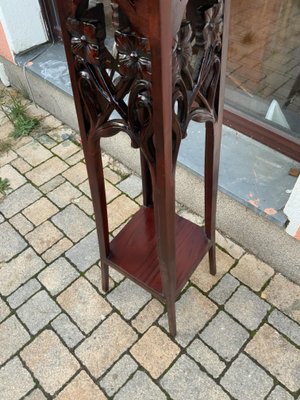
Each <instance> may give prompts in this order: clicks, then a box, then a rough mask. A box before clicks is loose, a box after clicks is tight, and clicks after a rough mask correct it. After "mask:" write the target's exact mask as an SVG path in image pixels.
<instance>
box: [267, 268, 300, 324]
mask: <svg viewBox="0 0 300 400" xmlns="http://www.w3.org/2000/svg"><path fill="white" fill-rule="evenodd" d="M261 297H262V298H264V299H266V300H267V301H268V302H269V303H272V304H273V305H274V306H275V307H277V308H279V310H280V311H282V312H284V313H285V314H287V315H288V316H289V317H291V318H293V319H294V320H295V321H296V322H298V324H300V286H299V285H296V284H295V283H293V282H291V281H289V280H288V279H287V278H285V277H284V276H282V275H281V274H277V275H275V276H274V278H273V279H272V280H271V282H270V284H269V285H268V286H267V287H266V289H265V291H264V292H263V293H262V295H261Z"/></svg>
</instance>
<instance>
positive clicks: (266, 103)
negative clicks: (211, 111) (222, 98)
mask: <svg viewBox="0 0 300 400" xmlns="http://www.w3.org/2000/svg"><path fill="white" fill-rule="evenodd" d="M231 3H232V9H231V26H230V45H229V57H228V77H227V91H226V102H227V104H229V105H232V106H233V107H234V108H238V109H240V110H241V111H243V112H246V113H247V114H250V115H253V116H255V117H256V118H259V119H261V120H264V121H265V122H268V123H270V124H272V125H274V126H276V127H277V128H281V129H283V130H284V131H286V132H288V133H289V134H291V135H293V136H295V137H297V138H300V1H299V0H272V1H270V0H252V1H249V0H232V1H231ZM267 114H268V118H269V120H266V119H265V117H266V115H267Z"/></svg>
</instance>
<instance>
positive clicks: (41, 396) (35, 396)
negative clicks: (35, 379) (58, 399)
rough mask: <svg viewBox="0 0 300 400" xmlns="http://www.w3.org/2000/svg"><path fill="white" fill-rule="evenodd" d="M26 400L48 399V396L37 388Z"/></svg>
mask: <svg viewBox="0 0 300 400" xmlns="http://www.w3.org/2000/svg"><path fill="white" fill-rule="evenodd" d="M24 400H47V398H46V397H45V396H44V394H43V392H42V391H41V390H40V389H35V390H33V391H32V392H31V393H30V394H29V395H28V396H26V397H25V398H24Z"/></svg>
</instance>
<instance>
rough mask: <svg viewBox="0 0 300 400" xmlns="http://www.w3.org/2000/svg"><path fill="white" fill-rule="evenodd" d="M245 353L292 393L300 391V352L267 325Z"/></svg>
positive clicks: (258, 333)
mask: <svg viewBox="0 0 300 400" xmlns="http://www.w3.org/2000/svg"><path fill="white" fill-rule="evenodd" d="M245 351H246V352H247V353H248V354H250V356H251V357H252V358H254V359H255V360H256V361H257V362H258V363H259V364H261V365H262V366H263V367H264V368H265V369H267V370H268V371H269V372H270V373H271V374H272V375H274V376H275V377H276V378H277V379H278V381H279V382H281V383H282V384H283V386H285V387H286V388H287V389H289V390H290V391H291V392H296V391H298V390H299V389H300V368H299V365H300V350H299V349H298V348H297V347H295V346H293V345H292V344H291V343H290V342H288V341H287V340H286V339H285V338H284V337H283V336H282V335H281V334H280V333H278V332H277V331H276V330H275V329H273V328H272V327H271V326H270V325H268V324H265V325H264V326H263V327H262V328H260V330H259V331H258V332H257V333H256V335H255V336H254V338H253V339H252V340H251V342H249V343H248V344H247V346H246V349H245Z"/></svg>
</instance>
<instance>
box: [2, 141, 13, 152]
mask: <svg viewBox="0 0 300 400" xmlns="http://www.w3.org/2000/svg"><path fill="white" fill-rule="evenodd" d="M11 147H12V142H11V140H9V139H6V140H0V156H1V155H2V154H5V153H8V151H9V150H10V149H11Z"/></svg>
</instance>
